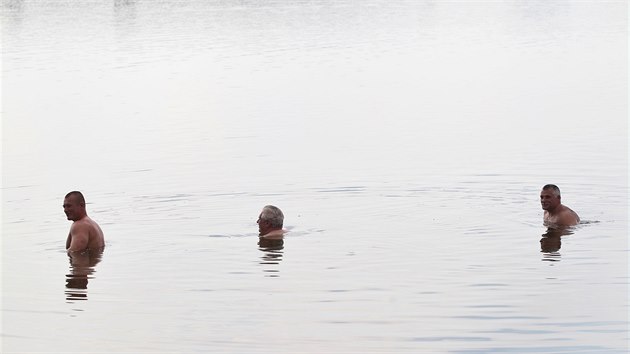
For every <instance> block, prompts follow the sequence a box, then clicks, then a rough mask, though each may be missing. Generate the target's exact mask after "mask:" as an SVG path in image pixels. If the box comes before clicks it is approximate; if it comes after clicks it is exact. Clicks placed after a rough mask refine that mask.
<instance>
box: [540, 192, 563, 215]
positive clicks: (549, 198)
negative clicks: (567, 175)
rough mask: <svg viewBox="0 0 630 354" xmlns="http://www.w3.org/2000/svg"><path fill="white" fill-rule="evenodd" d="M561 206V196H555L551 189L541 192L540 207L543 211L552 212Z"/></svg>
mask: <svg viewBox="0 0 630 354" xmlns="http://www.w3.org/2000/svg"><path fill="white" fill-rule="evenodd" d="M558 205H560V196H559V195H555V194H554V193H553V191H552V190H551V189H543V190H542V191H540V206H542V208H543V210H547V211H551V210H554V209H555V208H556V207H557V206H558Z"/></svg>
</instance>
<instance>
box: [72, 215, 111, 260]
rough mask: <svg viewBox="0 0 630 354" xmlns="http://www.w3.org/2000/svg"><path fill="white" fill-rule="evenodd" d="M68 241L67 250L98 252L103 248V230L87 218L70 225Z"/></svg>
mask: <svg viewBox="0 0 630 354" xmlns="http://www.w3.org/2000/svg"><path fill="white" fill-rule="evenodd" d="M69 239H70V244H69V246H68V249H69V250H70V251H73V252H82V251H89V250H100V249H102V248H103V247H105V237H104V235H103V230H101V228H100V226H98V224H97V223H96V222H95V221H94V220H92V219H90V218H89V217H88V216H85V217H84V218H82V219H81V220H77V221H75V222H74V223H73V224H72V227H70V235H69Z"/></svg>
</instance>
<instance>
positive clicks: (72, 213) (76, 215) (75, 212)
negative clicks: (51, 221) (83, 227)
mask: <svg viewBox="0 0 630 354" xmlns="http://www.w3.org/2000/svg"><path fill="white" fill-rule="evenodd" d="M82 210H83V206H82V205H81V203H79V201H77V200H76V198H75V197H74V196H72V195H71V196H69V197H68V198H65V199H64V200H63V212H64V213H65V214H66V217H67V218H68V220H72V221H76V220H79V219H80V218H81V211H82Z"/></svg>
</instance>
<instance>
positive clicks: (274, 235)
mask: <svg viewBox="0 0 630 354" xmlns="http://www.w3.org/2000/svg"><path fill="white" fill-rule="evenodd" d="M286 233H287V231H286V230H273V231H271V232H269V233H267V234H265V235H262V236H260V237H261V238H266V239H270V240H277V239H281V238H283V237H284V235H285V234H286Z"/></svg>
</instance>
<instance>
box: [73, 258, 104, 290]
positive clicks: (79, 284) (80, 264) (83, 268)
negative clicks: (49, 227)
mask: <svg viewBox="0 0 630 354" xmlns="http://www.w3.org/2000/svg"><path fill="white" fill-rule="evenodd" d="M68 258H69V259H70V274H67V275H66V300H68V301H76V300H87V286H88V279H92V274H93V273H94V267H95V266H96V265H97V264H98V263H99V262H100V261H101V259H102V258H103V250H100V251H85V252H68Z"/></svg>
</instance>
